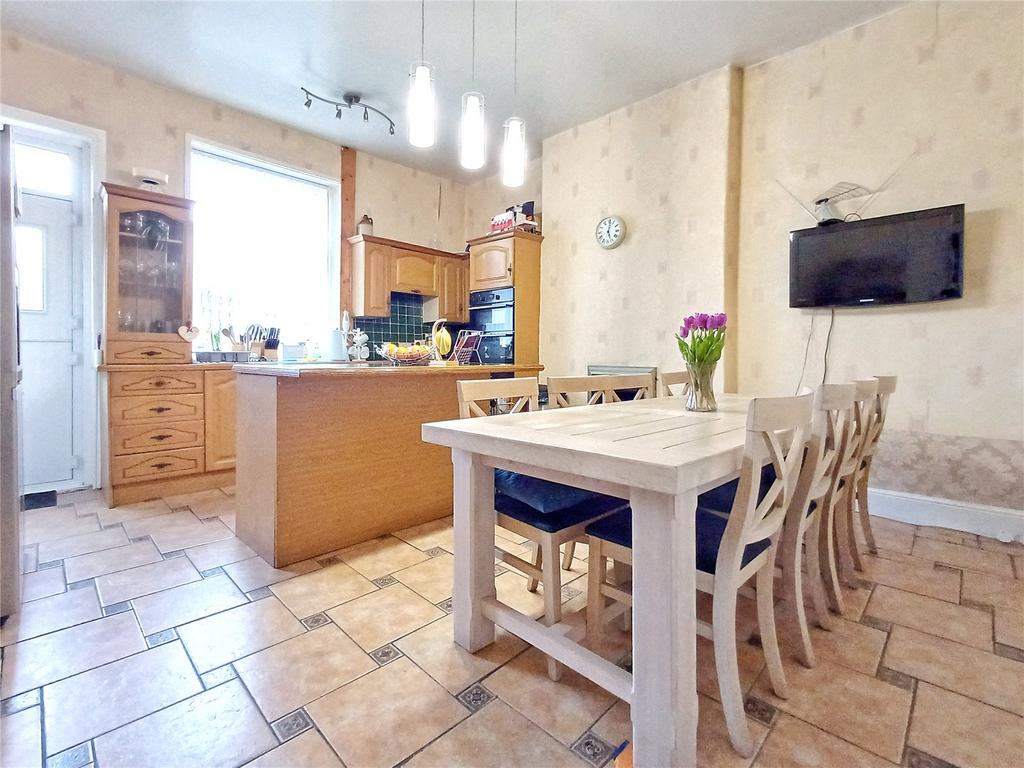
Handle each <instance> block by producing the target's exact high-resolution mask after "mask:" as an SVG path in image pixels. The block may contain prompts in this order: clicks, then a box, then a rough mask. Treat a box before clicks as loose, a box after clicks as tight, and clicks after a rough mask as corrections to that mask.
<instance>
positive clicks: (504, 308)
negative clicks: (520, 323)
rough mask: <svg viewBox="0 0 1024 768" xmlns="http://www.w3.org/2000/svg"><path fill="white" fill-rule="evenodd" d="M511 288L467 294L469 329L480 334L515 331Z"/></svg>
mask: <svg viewBox="0 0 1024 768" xmlns="http://www.w3.org/2000/svg"><path fill="white" fill-rule="evenodd" d="M513 291H514V289H513V288H499V289H497V290H495V291H473V292H472V293H470V294H469V327H470V328H472V329H473V330H475V331H480V332H481V333H512V332H513V331H515V325H514V317H515V294H514V293H513Z"/></svg>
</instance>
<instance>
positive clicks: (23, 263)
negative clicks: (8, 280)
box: [14, 224, 46, 312]
mask: <svg viewBox="0 0 1024 768" xmlns="http://www.w3.org/2000/svg"><path fill="white" fill-rule="evenodd" d="M45 252H46V233H45V232H44V231H43V228H42V227H30V226H27V225H25V224H18V225H17V226H15V228H14V254H15V257H16V258H17V261H18V306H19V308H20V309H21V311H22V312H45V311H46V268H45V263H46V260H45V258H44V254H45Z"/></svg>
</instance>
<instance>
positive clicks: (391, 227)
mask: <svg viewBox="0 0 1024 768" xmlns="http://www.w3.org/2000/svg"><path fill="white" fill-rule="evenodd" d="M364 213H365V214H369V216H370V218H372V219H373V234H375V235H378V236H380V237H389V238H391V239H393V240H401V241H403V242H407V243H417V244H419V245H426V246H428V247H430V248H440V249H442V250H446V251H461V250H462V249H463V248H464V247H465V245H466V242H465V240H464V235H465V228H466V227H465V217H466V185H465V184H462V183H460V182H457V181H454V180H452V179H445V178H442V177H440V176H435V175H433V174H430V173H425V172H423V171H419V170H416V169H415V168H409V167H407V166H404V165H398V164H397V163H392V162H389V161H387V160H382V159H381V158H379V157H374V156H373V155H367V154H363V153H359V154H357V155H356V221H359V219H361V218H362V216H363V214H364Z"/></svg>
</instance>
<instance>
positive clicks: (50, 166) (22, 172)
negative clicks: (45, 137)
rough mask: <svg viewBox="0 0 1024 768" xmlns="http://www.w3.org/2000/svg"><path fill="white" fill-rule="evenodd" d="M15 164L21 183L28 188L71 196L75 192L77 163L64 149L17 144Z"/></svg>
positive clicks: (19, 182)
mask: <svg viewBox="0 0 1024 768" xmlns="http://www.w3.org/2000/svg"><path fill="white" fill-rule="evenodd" d="M14 167H15V172H16V175H17V179H18V186H19V187H21V188H22V189H23V190H25V191H32V192H42V193H43V194H46V195H55V196H58V197H68V196H69V195H71V193H72V191H73V186H74V185H73V178H74V165H73V163H72V162H71V157H70V156H69V155H67V154H66V153H64V152H58V151H56V150H53V149H43V148H42V147H33V146H32V145H31V144H15V145H14Z"/></svg>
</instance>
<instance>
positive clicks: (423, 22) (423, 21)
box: [420, 0, 427, 61]
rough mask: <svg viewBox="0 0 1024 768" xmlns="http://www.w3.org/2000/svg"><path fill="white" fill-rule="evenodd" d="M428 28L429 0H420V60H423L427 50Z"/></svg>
mask: <svg viewBox="0 0 1024 768" xmlns="http://www.w3.org/2000/svg"><path fill="white" fill-rule="evenodd" d="M426 29H427V0H420V61H423V60H424V58H423V52H424V51H425V50H426V46H425V44H424V40H426Z"/></svg>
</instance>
